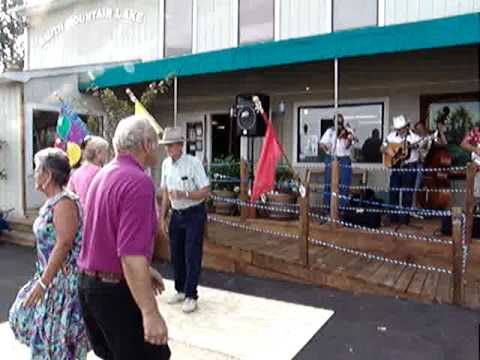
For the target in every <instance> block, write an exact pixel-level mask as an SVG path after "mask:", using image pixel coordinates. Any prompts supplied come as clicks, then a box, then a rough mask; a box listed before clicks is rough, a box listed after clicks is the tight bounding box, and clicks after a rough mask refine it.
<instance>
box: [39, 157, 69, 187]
mask: <svg viewBox="0 0 480 360" xmlns="http://www.w3.org/2000/svg"><path fill="white" fill-rule="evenodd" d="M34 161H35V165H36V166H37V167H39V168H40V169H42V171H47V172H49V173H50V174H52V180H53V181H54V182H55V183H56V184H57V185H59V186H65V185H67V182H68V178H69V177H70V169H71V168H70V162H69V161H68V156H67V154H65V152H63V151H62V150H60V149H56V148H46V149H43V150H40V151H39V152H37V153H36V154H35V157H34Z"/></svg>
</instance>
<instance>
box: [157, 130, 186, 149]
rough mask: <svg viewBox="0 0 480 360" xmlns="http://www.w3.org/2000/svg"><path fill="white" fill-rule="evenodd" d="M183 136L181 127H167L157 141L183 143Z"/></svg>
mask: <svg viewBox="0 0 480 360" xmlns="http://www.w3.org/2000/svg"><path fill="white" fill-rule="evenodd" d="M184 141H185V138H184V137H183V136H182V128H180V127H167V128H165V130H164V131H163V136H162V139H161V140H159V141H158V143H159V144H160V145H168V144H176V143H183V142H184Z"/></svg>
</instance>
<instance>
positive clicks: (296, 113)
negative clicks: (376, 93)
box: [291, 97, 389, 169]
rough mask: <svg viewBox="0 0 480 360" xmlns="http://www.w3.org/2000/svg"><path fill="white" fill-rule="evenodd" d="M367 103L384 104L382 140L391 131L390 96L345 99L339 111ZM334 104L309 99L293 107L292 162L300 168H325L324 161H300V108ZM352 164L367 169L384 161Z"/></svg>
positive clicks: (318, 107) (331, 105)
mask: <svg viewBox="0 0 480 360" xmlns="http://www.w3.org/2000/svg"><path fill="white" fill-rule="evenodd" d="M365 105H381V106H382V125H381V135H382V140H383V139H384V136H386V135H387V134H388V131H389V121H388V119H389V98H388V97H383V98H368V99H355V100H345V101H342V102H341V103H339V104H338V111H339V112H341V110H342V107H343V108H344V107H354V106H365ZM333 107H334V104H333V102H332V101H325V100H323V101H320V100H319V101H308V102H295V103H294V104H293V109H292V119H293V132H292V144H293V146H292V153H291V156H292V160H293V161H292V163H293V166H295V167H299V168H323V167H324V163H323V162H303V161H299V149H300V134H299V125H300V110H302V109H305V108H317V109H326V108H333ZM352 165H353V166H354V167H357V168H361V169H366V168H381V167H383V164H382V163H365V162H352Z"/></svg>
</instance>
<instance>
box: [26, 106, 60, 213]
mask: <svg viewBox="0 0 480 360" xmlns="http://www.w3.org/2000/svg"><path fill="white" fill-rule="evenodd" d="M26 114H27V121H26V123H27V127H26V133H25V136H26V138H25V145H26V146H25V176H26V181H25V185H26V191H25V193H26V197H27V199H26V200H27V201H26V202H27V209H38V208H39V207H40V206H42V205H43V203H44V202H45V196H44V195H43V193H41V192H40V191H37V190H35V181H34V178H33V175H34V170H35V164H34V156H35V154H36V153H37V152H38V151H39V150H41V149H44V148H46V147H49V146H53V144H54V142H55V132H56V125H57V119H58V114H59V112H58V109H57V108H55V107H45V106H42V107H41V108H40V107H36V106H32V105H30V106H28V108H27V112H26Z"/></svg>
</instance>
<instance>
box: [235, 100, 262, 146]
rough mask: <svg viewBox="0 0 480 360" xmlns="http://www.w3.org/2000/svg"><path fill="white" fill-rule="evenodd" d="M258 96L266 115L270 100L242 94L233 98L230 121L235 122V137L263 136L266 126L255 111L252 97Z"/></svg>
mask: <svg viewBox="0 0 480 360" xmlns="http://www.w3.org/2000/svg"><path fill="white" fill-rule="evenodd" d="M253 96H258V98H259V99H260V101H261V103H262V107H263V110H264V111H265V113H266V114H268V113H269V109H270V98H269V97H268V96H267V95H263V94H244V95H237V96H236V97H235V106H234V109H233V113H232V118H233V119H232V120H234V122H235V127H236V129H237V131H236V132H237V136H251V137H253V136H265V131H266V129H267V126H266V124H265V121H264V120H263V117H262V115H261V114H260V113H258V112H257V111H255V104H254V103H253V100H252V97H253Z"/></svg>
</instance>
